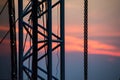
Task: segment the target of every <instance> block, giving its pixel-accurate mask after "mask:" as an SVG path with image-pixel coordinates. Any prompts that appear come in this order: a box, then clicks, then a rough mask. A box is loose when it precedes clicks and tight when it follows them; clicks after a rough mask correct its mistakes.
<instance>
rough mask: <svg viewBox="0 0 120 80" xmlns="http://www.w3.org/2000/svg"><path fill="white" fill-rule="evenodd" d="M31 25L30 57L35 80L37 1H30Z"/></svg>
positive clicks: (35, 79)
mask: <svg viewBox="0 0 120 80" xmlns="http://www.w3.org/2000/svg"><path fill="white" fill-rule="evenodd" d="M32 3H33V5H32V23H33V33H32V34H33V40H32V43H33V56H32V71H33V73H32V80H37V57H38V50H37V47H38V36H37V31H38V27H37V25H38V20H37V19H38V18H37V6H38V0H32Z"/></svg>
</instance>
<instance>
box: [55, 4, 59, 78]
mask: <svg viewBox="0 0 120 80" xmlns="http://www.w3.org/2000/svg"><path fill="white" fill-rule="evenodd" d="M58 20H59V6H58V5H57V36H59V21H58ZM57 40H58V38H57ZM57 45H58V43H57ZM56 56H57V60H58V61H57V65H56V74H55V75H56V76H57V74H58V67H59V64H60V58H59V49H58V48H57V51H56Z"/></svg>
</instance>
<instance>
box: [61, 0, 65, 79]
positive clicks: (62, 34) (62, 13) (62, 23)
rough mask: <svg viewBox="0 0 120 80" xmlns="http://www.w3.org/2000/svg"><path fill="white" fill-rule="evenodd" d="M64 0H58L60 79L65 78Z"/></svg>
mask: <svg viewBox="0 0 120 80" xmlns="http://www.w3.org/2000/svg"><path fill="white" fill-rule="evenodd" d="M64 11H65V10H64V0H60V36H61V40H62V42H61V44H60V46H61V47H60V51H61V52H60V64H61V65H60V70H61V71H60V73H61V75H60V78H61V80H65V27H64V26H65V24H64V20H65V18H64Z"/></svg>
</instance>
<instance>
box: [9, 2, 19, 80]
mask: <svg viewBox="0 0 120 80" xmlns="http://www.w3.org/2000/svg"><path fill="white" fill-rule="evenodd" d="M8 11H9V26H10V44H11V79H12V80H17V47H16V24H15V4H14V0H8Z"/></svg>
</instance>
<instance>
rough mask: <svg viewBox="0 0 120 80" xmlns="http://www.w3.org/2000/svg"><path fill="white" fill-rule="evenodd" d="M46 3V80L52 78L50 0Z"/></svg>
mask: <svg viewBox="0 0 120 80" xmlns="http://www.w3.org/2000/svg"><path fill="white" fill-rule="evenodd" d="M47 3H48V4H47V5H48V14H47V15H48V18H47V30H48V66H47V68H48V69H47V70H48V80H52V0H47Z"/></svg>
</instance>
